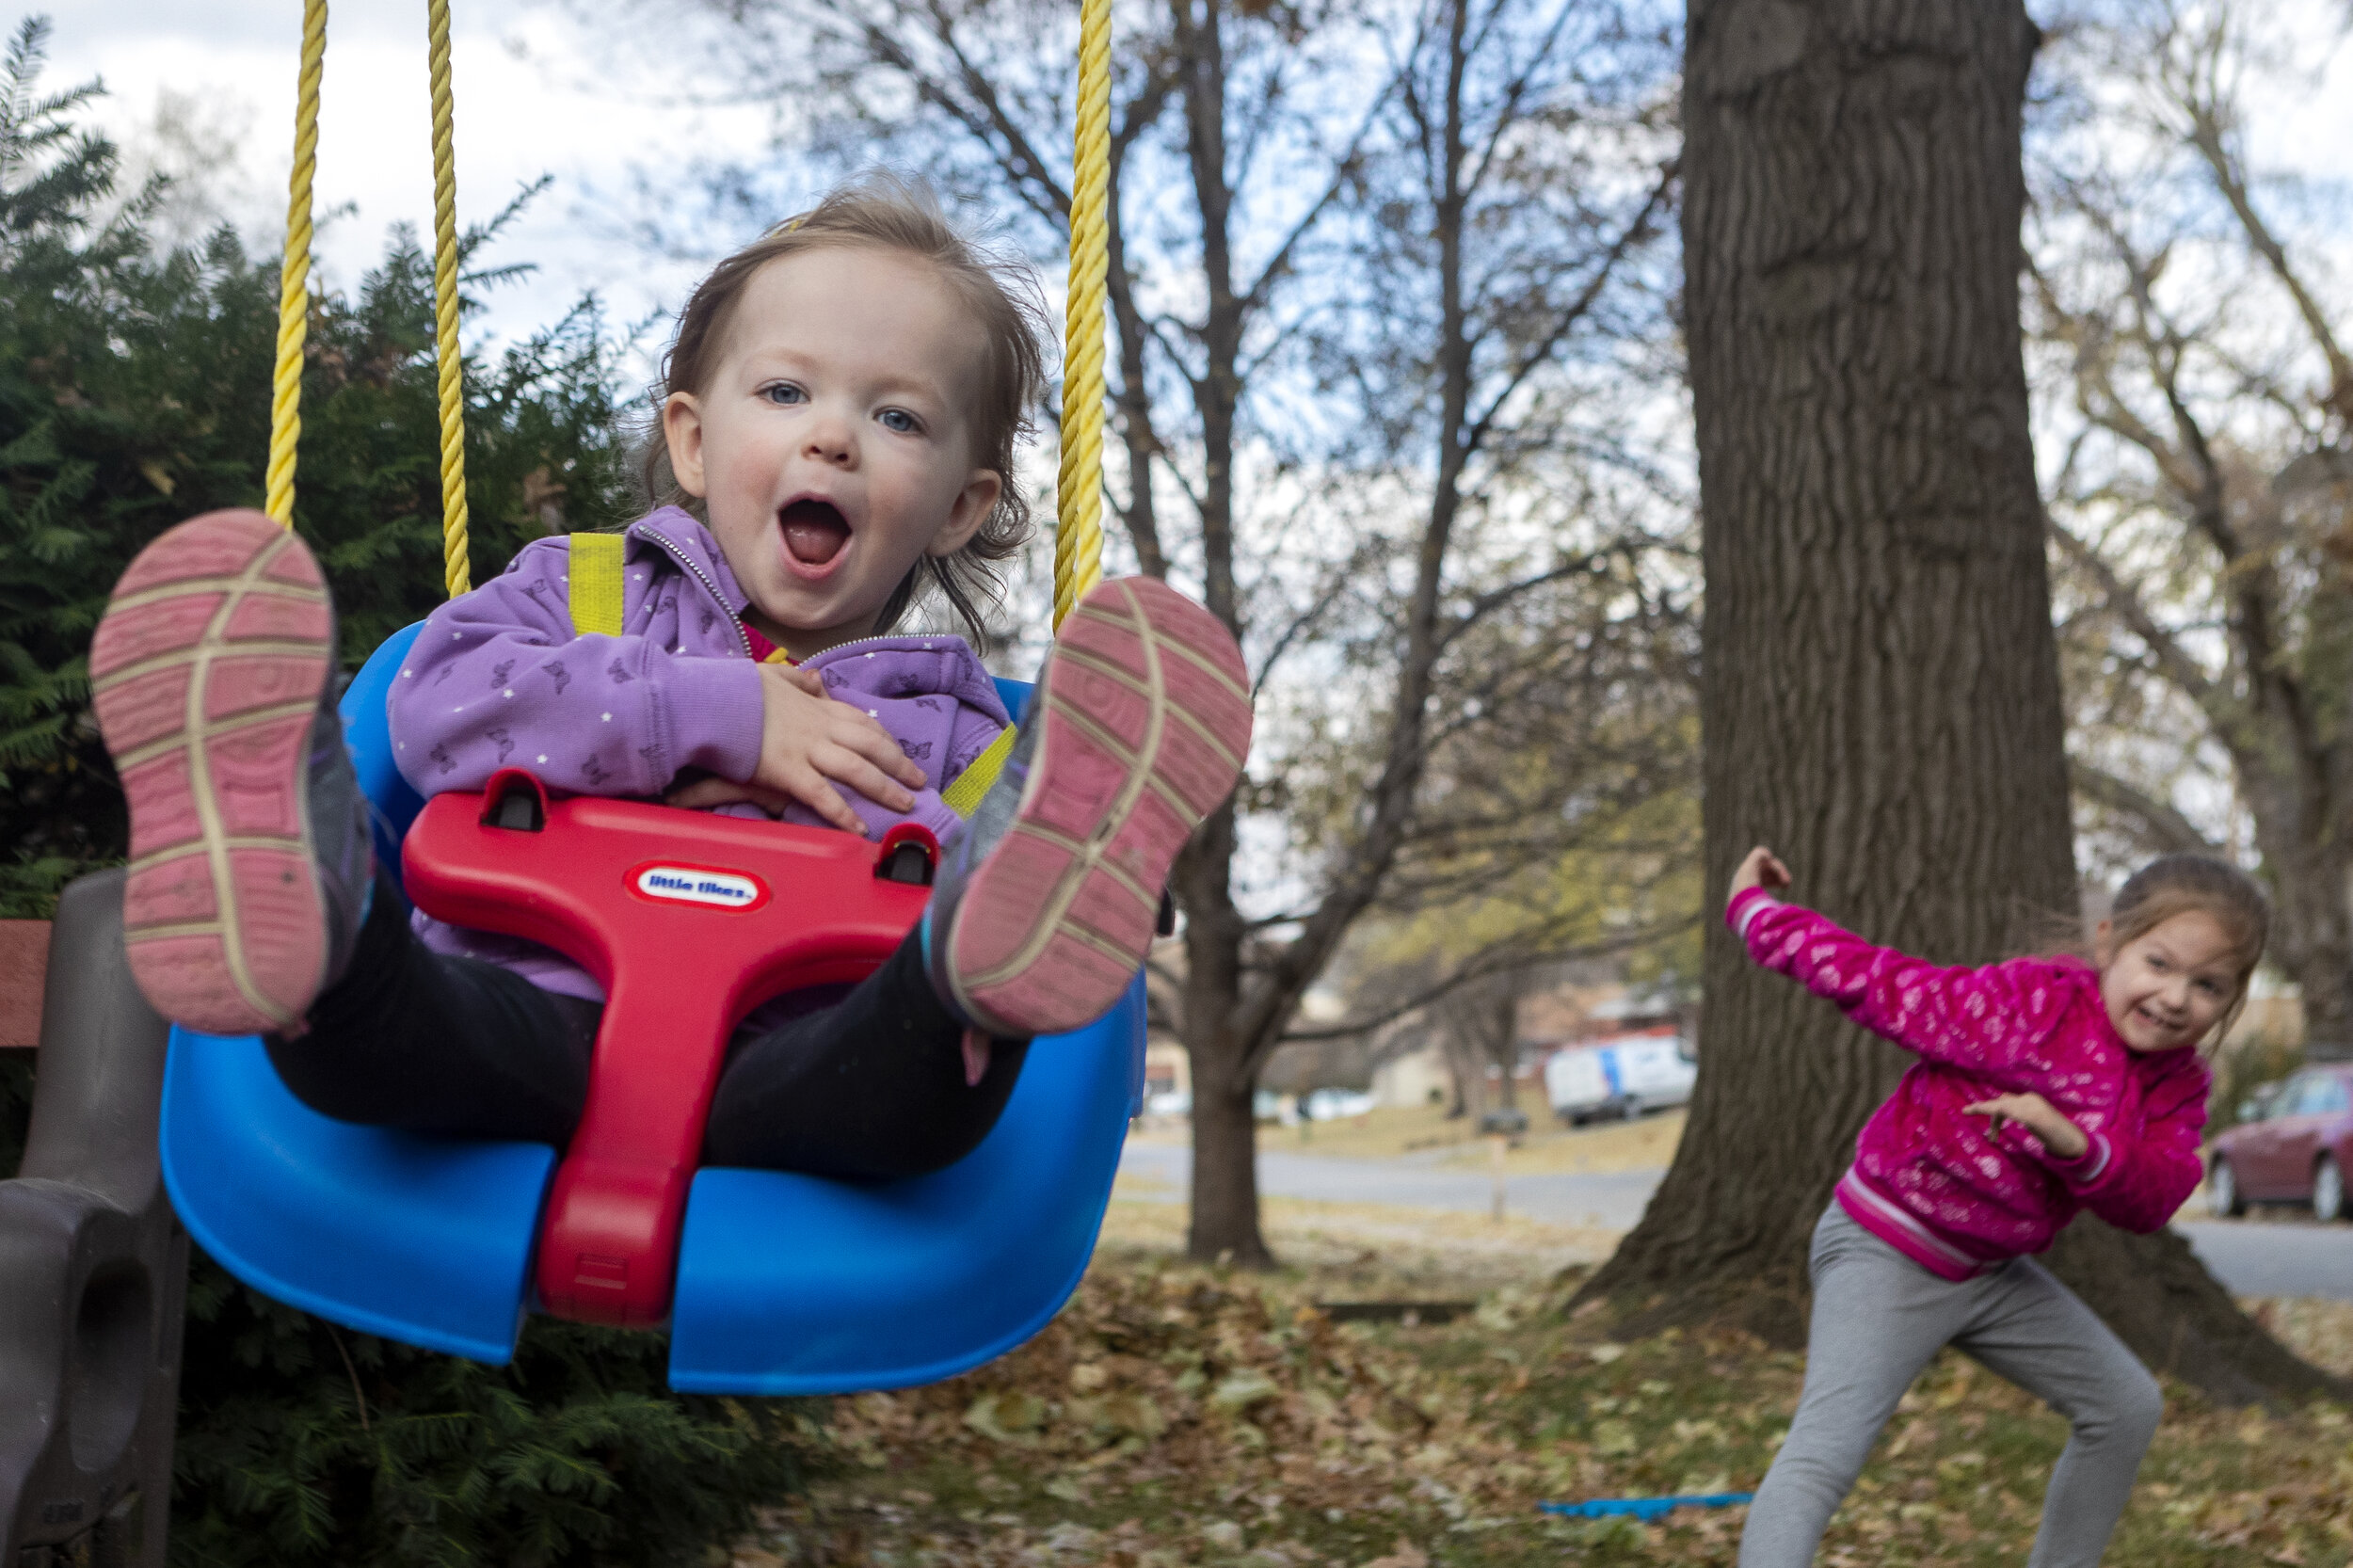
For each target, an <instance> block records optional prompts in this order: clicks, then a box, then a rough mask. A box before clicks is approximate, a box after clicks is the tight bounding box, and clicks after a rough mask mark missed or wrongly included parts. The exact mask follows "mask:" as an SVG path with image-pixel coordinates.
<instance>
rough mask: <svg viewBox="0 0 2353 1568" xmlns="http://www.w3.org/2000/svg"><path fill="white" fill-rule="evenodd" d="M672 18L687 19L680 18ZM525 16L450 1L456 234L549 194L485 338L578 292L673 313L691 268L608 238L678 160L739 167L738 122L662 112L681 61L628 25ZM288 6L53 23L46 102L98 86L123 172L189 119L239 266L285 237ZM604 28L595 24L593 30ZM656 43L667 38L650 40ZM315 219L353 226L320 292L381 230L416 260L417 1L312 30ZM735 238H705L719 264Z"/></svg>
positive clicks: (72, 14)
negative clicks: (320, 35)
mask: <svg viewBox="0 0 2353 1568" xmlns="http://www.w3.org/2000/svg"><path fill="white" fill-rule="evenodd" d="M654 9H655V8H650V7H640V8H634V9H633V10H630V11H624V10H621V9H620V8H618V7H617V6H616V7H615V8H612V9H611V10H610V11H609V12H606V13H600V12H597V11H592V10H589V9H587V8H585V7H584V6H572V7H557V6H553V5H549V4H544V3H541V4H535V3H531V0H456V3H455V4H454V5H453V7H452V14H453V22H452V30H451V40H452V43H451V51H452V59H453V65H452V71H453V75H454V78H455V82H456V147H457V215H458V222H459V223H460V224H461V225H463V224H466V223H469V222H479V221H482V220H484V219H486V218H488V217H489V216H492V215H493V214H495V213H496V212H497V211H498V210H499V208H500V207H501V206H503V205H504V203H505V202H506V201H507V200H509V199H510V198H511V197H512V196H513V195H514V193H515V192H516V190H517V188H518V187H519V186H520V185H521V184H525V183H527V182H529V181H532V180H535V179H536V178H538V177H539V176H540V175H542V174H551V175H553V176H554V177H555V184H554V185H553V187H552V189H551V190H549V191H548V192H547V193H546V194H545V195H544V196H542V197H540V198H539V199H538V200H537V201H536V203H535V204H534V206H533V207H532V209H531V210H530V212H529V214H528V216H526V217H525V218H524V220H523V221H522V222H520V224H519V225H518V226H517V227H516V228H515V229H514V230H512V231H510V233H509V237H507V238H505V239H504V240H503V241H502V242H501V243H500V245H499V247H498V248H497V251H496V253H495V255H494V257H493V258H492V259H493V260H502V261H529V262H532V263H536V264H537V265H538V267H539V269H540V271H539V273H538V275H537V276H536V278H535V279H533V280H530V281H529V282H527V283H524V284H521V285H519V286H512V287H509V288H506V289H503V290H501V291H499V292H497V293H496V294H495V295H494V296H492V313H491V317H490V320H489V322H488V326H489V327H490V328H492V329H493V330H504V331H520V330H526V329H528V328H531V327H534V326H537V325H541V324H544V323H546V322H549V321H552V320H553V319H555V318H556V317H557V316H558V315H559V314H561V312H562V311H563V310H564V308H565V307H566V306H567V305H568V303H569V302H570V301H571V300H573V299H574V298H576V297H578V296H579V295H580V294H581V292H582V291H584V290H587V289H594V290H596V291H597V292H598V293H600V295H602V296H604V297H605V298H606V299H607V301H608V302H609V303H610V305H611V306H612V308H613V311H614V313H615V314H616V316H618V317H620V318H622V319H633V318H636V317H638V316H641V315H643V314H645V313H646V312H648V311H650V310H652V309H654V308H655V307H657V306H664V305H671V304H675V303H676V301H677V300H678V299H679V298H680V296H682V295H683V293H684V291H685V289H686V288H687V287H689V286H690V285H691V284H692V282H693V281H694V279H695V278H696V276H697V275H698V272H699V270H700V269H699V268H698V267H697V266H696V264H693V263H692V262H688V261H682V260H681V261H670V260H664V259H663V258H661V257H656V256H649V255H648V254H647V253H646V251H645V250H644V248H642V247H640V246H637V245H634V244H632V243H630V242H629V240H628V238H627V232H628V229H629V224H630V220H631V218H632V216H634V215H635V214H636V213H638V212H639V211H640V210H641V208H640V205H639V198H638V197H637V196H636V194H635V191H636V181H637V178H638V175H639V171H641V170H643V171H646V172H647V173H649V174H652V175H654V176H655V177H657V178H658V177H659V174H660V171H661V170H663V169H664V168H672V169H676V168H683V167H684V166H685V164H686V163H687V161H688V160H690V159H691V158H692V157H693V156H694V155H695V154H696V152H706V151H715V152H722V153H723V154H725V155H728V156H735V157H747V156H756V155H758V154H759V152H760V149H761V148H762V147H763V146H764V144H765V142H766V139H767V138H766V121H765V119H764V117H763V116H762V115H761V114H760V113H759V112H758V111H756V110H749V109H742V108H736V109H728V108H709V107H695V106H692V105H689V104H684V103H682V102H681V100H682V99H683V98H684V96H685V93H684V92H683V91H682V90H681V89H682V88H683V87H685V86H686V85H687V84H688V83H689V81H690V77H689V73H688V71H687V69H686V68H687V65H688V63H689V62H688V60H687V59H686V58H685V57H683V56H684V55H685V54H687V53H690V52H689V51H677V50H674V51H672V52H671V54H670V57H667V58H665V57H664V52H663V50H662V48H661V47H660V46H661V42H662V40H661V38H660V37H659V36H658V35H657V34H656V32H655V30H654V29H653V28H651V27H650V26H649V25H648V24H647V23H646V22H645V21H644V20H643V18H644V17H645V16H646V15H648V14H649V13H650V12H652V11H653V10H654ZM679 9H680V10H682V9H684V8H679ZM301 11H302V8H301V5H300V0H207V3H206V4H203V5H200V6H192V5H188V4H185V3H184V0H171V3H164V0H67V3H66V4H64V5H54V4H53V6H52V8H51V12H50V14H51V16H52V18H53V21H54V24H55V28H56V31H55V34H54V35H53V39H52V42H51V69H50V74H49V77H48V82H49V85H50V86H52V87H63V86H65V85H68V84H70V83H78V82H81V81H85V80H87V79H88V78H89V77H92V76H99V77H103V78H104V83H105V86H106V88H107V92H108V96H107V99H106V100H105V102H104V104H102V105H101V106H100V109H99V118H100V119H101V120H102V121H103V122H104V125H105V126H106V128H107V130H108V132H109V133H110V134H112V135H113V136H116V137H117V139H118V140H119V141H120V142H122V143H123V144H124V145H125V147H126V148H127V149H129V150H130V151H131V152H133V153H134V154H135V156H136V154H137V153H138V152H140V150H141V149H143V148H152V147H153V145H154V140H155V138H154V131H153V127H154V125H155V122H156V119H157V113H158V109H159V107H160V106H161V105H162V104H164V103H165V101H166V95H168V94H169V95H177V96H178V97H180V98H181V99H183V100H184V101H188V102H190V103H192V104H193V107H194V116H193V118H194V120H195V122H196V126H197V129H198V130H199V132H200V134H201V135H203V136H210V137H213V138H216V139H218V140H219V141H221V142H222V143H223V144H224V145H227V146H230V147H233V148H234V149H235V150H236V153H235V159H234V167H233V168H228V169H223V170H220V171H219V172H218V174H217V175H216V185H217V189H218V192H219V195H220V198H221V204H222V205H223V207H224V208H225V209H226V210H227V216H230V217H231V218H232V220H233V221H235V222H236V223H237V225H238V227H239V228H240V229H241V230H242V231H244V232H246V233H247V235H248V237H249V238H250V239H251V240H252V241H253V242H254V243H255V245H256V246H257V248H268V249H275V248H277V246H278V245H279V244H280V241H281V239H282V236H283V229H284V222H285V201H286V195H285V189H286V172H287V167H288V163H289V159H290V153H289V148H290V146H291V144H292V140H293V129H294V99H295V75H296V60H297V51H298V45H299V41H300V30H301ZM600 18H601V19H600ZM677 25H678V24H675V23H665V24H664V26H665V27H676V26H677ZM321 103H322V107H321V114H320V131H319V154H318V174H317V197H316V200H317V210H318V211H319V212H320V213H321V214H322V215H326V214H328V212H330V211H331V210H332V209H334V208H337V207H339V206H344V205H346V204H347V205H348V206H349V207H351V208H352V209H354V210H353V211H352V212H350V213H349V214H348V215H346V216H336V217H335V218H334V219H333V220H332V221H331V222H328V223H327V224H326V225H325V227H324V228H323V230H322V232H321V238H320V243H319V246H318V250H317V256H318V260H319V264H320V266H321V267H322V268H323V269H324V271H325V273H326V275H327V278H328V281H329V282H330V283H331V284H333V285H336V286H348V285H349V284H351V283H353V282H355V281H357V280H358V278H359V276H360V273H361V272H362V271H363V270H364V269H365V268H366V267H368V266H369V265H371V264H374V262H375V261H376V259H377V258H378V257H379V256H380V255H381V254H382V250H383V245H384V238H385V232H386V231H387V229H388V228H389V227H390V226H391V225H392V223H394V222H398V221H402V220H408V221H410V222H413V223H414V224H415V225H416V226H417V228H418V230H419V231H420V232H421V233H422V234H423V235H424V236H425V238H426V239H427V240H428V242H429V240H430V235H431V228H432V211H433V205H432V204H433V162H432V150H431V140H430V123H431V121H430V105H429V98H428V92H427V86H426V72H425V40H424V4H423V3H422V0H338V3H336V4H335V5H334V6H333V7H332V8H331V9H330V15H329V22H328V48H327V71H326V78H325V88H324V91H323V93H322V100H321ZM738 237H739V236H735V235H725V236H714V244H713V248H716V249H724V248H727V247H728V246H729V245H731V244H732V243H733V242H734V241H735V240H736V239H737V238H738Z"/></svg>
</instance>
